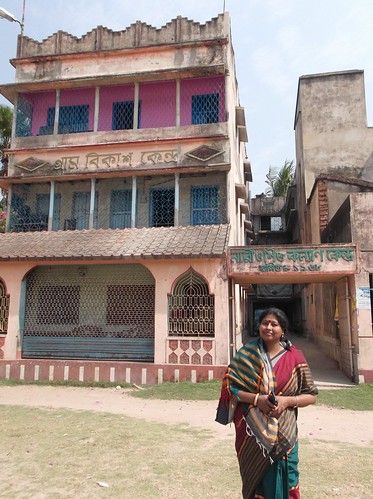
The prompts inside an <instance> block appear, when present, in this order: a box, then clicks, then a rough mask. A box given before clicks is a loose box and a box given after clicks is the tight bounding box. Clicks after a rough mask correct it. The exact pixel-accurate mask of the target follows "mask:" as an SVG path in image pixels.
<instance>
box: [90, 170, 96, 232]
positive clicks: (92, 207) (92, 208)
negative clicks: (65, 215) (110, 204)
mask: <svg viewBox="0 0 373 499" xmlns="http://www.w3.org/2000/svg"><path fill="white" fill-rule="evenodd" d="M95 194H96V179H95V178H91V202H90V205H89V226H88V228H89V229H93V228H94V226H93V225H94V213H95V199H96V196H95Z"/></svg>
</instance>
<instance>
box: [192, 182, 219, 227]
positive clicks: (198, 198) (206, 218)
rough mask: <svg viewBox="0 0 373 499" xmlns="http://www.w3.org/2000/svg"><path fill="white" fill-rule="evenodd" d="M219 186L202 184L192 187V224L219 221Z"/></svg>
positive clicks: (208, 223)
mask: <svg viewBox="0 0 373 499" xmlns="http://www.w3.org/2000/svg"><path fill="white" fill-rule="evenodd" d="M219 204H220V203H219V186H218V185H203V186H193V187H192V225H212V224H218V223H220V217H219V211H220V210H219Z"/></svg>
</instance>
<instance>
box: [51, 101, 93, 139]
mask: <svg viewBox="0 0 373 499" xmlns="http://www.w3.org/2000/svg"><path fill="white" fill-rule="evenodd" d="M55 112H56V109H55V108H54V107H50V108H49V109H48V115H47V128H48V129H49V128H50V127H52V129H53V124H54V117H55ZM88 117H89V105H88V104H79V105H77V106H61V107H60V109H59V115H58V133H78V132H87V131H88Z"/></svg>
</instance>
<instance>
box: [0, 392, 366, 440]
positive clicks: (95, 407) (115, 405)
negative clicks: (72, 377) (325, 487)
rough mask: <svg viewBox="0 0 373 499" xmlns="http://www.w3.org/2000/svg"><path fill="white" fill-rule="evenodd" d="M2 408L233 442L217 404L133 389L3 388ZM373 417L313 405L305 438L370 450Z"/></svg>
mask: <svg viewBox="0 0 373 499" xmlns="http://www.w3.org/2000/svg"><path fill="white" fill-rule="evenodd" d="M0 404H2V405H23V406H30V407H53V408H67V409H75V410H87V411H98V412H108V413H113V414H124V415H126V416H130V417H136V418H142V419H145V420H148V421H154V422H160V423H167V424H171V425H178V424H186V425H190V426H192V427H196V428H203V429H208V430H210V431H212V432H213V433H214V434H215V435H216V436H218V437H219V438H232V437H233V435H234V429H233V426H232V427H230V426H222V425H220V424H218V423H216V422H215V421H214V418H215V409H216V405H217V403H216V402H215V401H176V400H143V399H138V398H135V397H131V395H130V394H129V390H124V389H122V388H120V389H111V388H74V387H52V386H35V385H25V386H0ZM372 416H373V414H372V412H368V411H367V412H355V411H349V410H338V409H332V408H328V407H324V406H316V407H315V406H311V407H306V408H304V409H301V410H300V415H299V433H300V437H301V438H310V439H320V440H328V441H339V442H346V443H352V444H355V445H358V446H364V447H365V446H369V445H372V443H373V426H372V424H371V420H372Z"/></svg>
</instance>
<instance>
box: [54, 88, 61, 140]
mask: <svg viewBox="0 0 373 499" xmlns="http://www.w3.org/2000/svg"><path fill="white" fill-rule="evenodd" d="M60 101H61V90H60V89H59V88H58V89H57V90H56V107H55V108H54V124H53V135H57V134H58V119H59V116H60Z"/></svg>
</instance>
